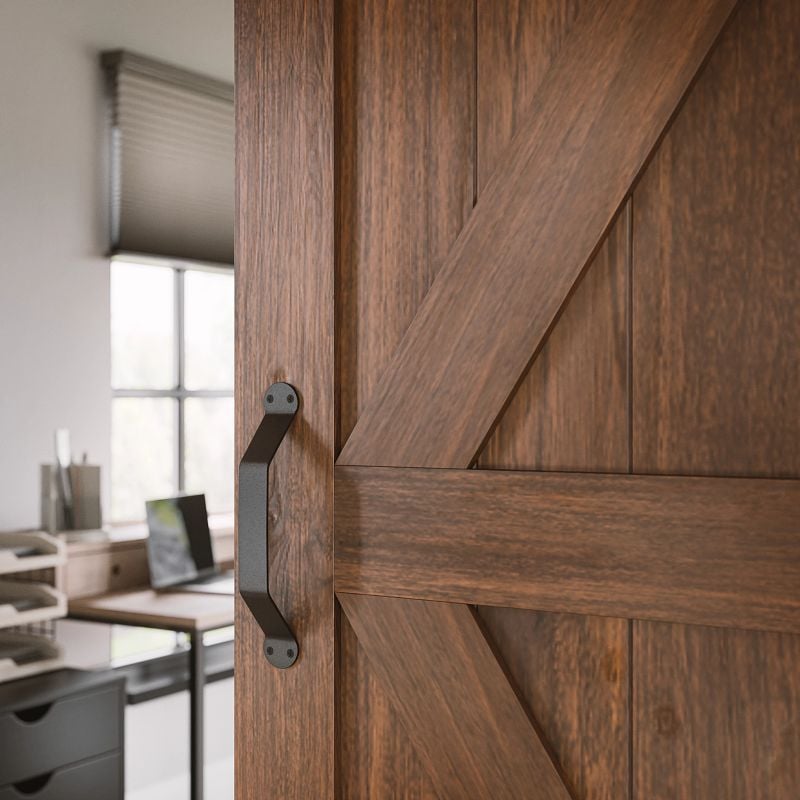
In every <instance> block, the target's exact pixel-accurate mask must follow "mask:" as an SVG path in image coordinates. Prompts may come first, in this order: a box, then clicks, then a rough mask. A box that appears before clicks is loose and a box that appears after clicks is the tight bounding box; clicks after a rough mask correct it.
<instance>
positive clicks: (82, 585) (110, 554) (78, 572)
mask: <svg viewBox="0 0 800 800" xmlns="http://www.w3.org/2000/svg"><path fill="white" fill-rule="evenodd" d="M149 583H150V574H149V572H148V569H147V553H146V551H145V547H144V542H139V543H138V544H131V545H128V546H126V547H109V548H108V549H105V550H101V551H99V552H97V551H96V552H92V553H79V554H78V553H76V554H71V555H70V557H69V559H68V561H67V566H66V580H65V585H66V594H67V597H68V598H69V599H70V600H77V599H78V598H80V597H91V596H93V595H96V594H106V593H107V592H118V591H122V590H123V589H133V588H135V587H137V586H147V585H149Z"/></svg>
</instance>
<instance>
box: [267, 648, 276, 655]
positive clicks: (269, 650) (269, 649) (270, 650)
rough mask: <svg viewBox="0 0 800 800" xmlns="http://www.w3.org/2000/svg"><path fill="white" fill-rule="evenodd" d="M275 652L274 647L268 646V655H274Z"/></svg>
mask: <svg viewBox="0 0 800 800" xmlns="http://www.w3.org/2000/svg"><path fill="white" fill-rule="evenodd" d="M274 652H275V651H274V650H273V649H272V647H268V648H267V655H268V656H271V655H272V654H273V653H274Z"/></svg>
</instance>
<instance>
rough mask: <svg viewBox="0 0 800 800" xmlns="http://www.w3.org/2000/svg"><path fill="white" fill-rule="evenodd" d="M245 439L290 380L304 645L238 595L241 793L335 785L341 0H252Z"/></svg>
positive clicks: (241, 441)
mask: <svg viewBox="0 0 800 800" xmlns="http://www.w3.org/2000/svg"><path fill="white" fill-rule="evenodd" d="M236 114H237V167H236V170H237V216H236V218H237V222H236V412H237V419H236V444H237V452H238V453H239V454H241V453H242V451H243V449H244V447H245V446H246V444H247V442H248V441H249V439H250V437H251V436H252V434H253V432H254V431H255V429H256V427H257V425H258V423H259V421H260V419H261V416H262V414H263V410H262V407H261V402H262V400H261V398H262V396H263V393H264V391H265V389H266V388H267V387H268V386H269V385H270V384H271V383H272V382H273V381H275V380H286V381H289V382H290V383H292V384H293V385H294V386H295V387H296V388H297V389H298V391H299V393H300V398H301V403H300V412H299V414H298V418H297V419H296V420H295V422H294V424H293V426H292V429H291V430H290V432H289V434H288V435H287V437H286V439H285V440H284V443H283V444H282V446H281V449H280V451H279V453H278V455H277V457H276V459H275V462H274V464H273V466H272V470H271V478H270V520H269V523H270V580H271V589H272V594H273V596H274V597H275V598H276V601H277V602H278V604H279V606H280V607H281V609H282V611H283V612H284V614H285V615H286V617H287V619H288V620H289V621H290V623H291V625H292V627H293V629H294V632H295V634H296V636H297V639H298V642H299V645H300V657H299V659H298V661H297V663H296V664H295V665H294V666H293V667H292V668H291V669H288V670H276V669H274V668H272V667H271V666H270V665H269V664H268V663H267V661H266V660H265V658H264V655H263V652H262V644H263V635H262V633H261V631H260V630H259V627H258V625H257V624H256V623H255V621H254V620H253V619H252V617H251V616H250V613H249V612H248V610H247V608H246V607H245V605H244V604H243V603H242V602H241V600H238V601H237V609H236V626H237V630H236V634H237V635H236V693H235V694H236V767H235V773H236V797H237V799H238V800H246V799H252V800H256V799H257V798H258V800H260V798H263V797H266V796H270V797H280V798H282V800H291V799H292V798H297V800H308V798H311V797H313V798H315V800H316V798H319V800H325V798H332V797H333V795H334V695H333V687H334V613H333V611H334V609H333V592H332V526H333V514H332V512H333V491H332V490H333V456H334V435H335V426H334V390H333V387H334V380H333V367H334V352H333V324H334V319H333V278H334V239H333V222H334V217H333V195H334V192H333V2H332V0H330V1H329V0H323V1H322V2H317V3H295V2H291V1H290V0H237V3H236Z"/></svg>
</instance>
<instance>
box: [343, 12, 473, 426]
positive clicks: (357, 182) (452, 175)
mask: <svg viewBox="0 0 800 800" xmlns="http://www.w3.org/2000/svg"><path fill="white" fill-rule="evenodd" d="M337 29H338V45H337V46H338V53H339V54H340V56H339V60H340V64H341V66H340V70H339V79H338V82H337V92H338V97H337V106H338V108H339V114H340V124H339V126H338V136H339V140H338V142H337V148H338V150H337V152H338V156H337V169H338V175H337V182H338V189H339V192H338V198H337V199H338V203H337V218H338V222H337V231H338V234H339V240H338V282H337V332H336V335H337V350H338V354H339V362H338V363H339V367H338V370H339V372H338V374H339V382H340V416H341V420H340V425H341V432H340V441H344V440H345V439H346V438H347V437H348V436H349V435H350V432H351V430H352V428H353V426H354V425H355V423H356V419H357V418H358V415H359V414H360V413H361V411H362V410H363V408H364V406H365V404H366V402H367V401H368V400H369V399H370V397H371V396H372V394H373V392H374V389H375V386H376V384H377V382H378V379H379V378H380V375H381V374H382V373H383V371H384V369H385V368H386V365H387V363H388V361H389V359H390V357H391V356H392V354H393V353H394V351H395V350H396V348H397V346H398V344H399V343H400V340H401V338H402V336H403V334H404V333H405V331H406V328H407V327H408V325H409V323H410V322H411V320H412V319H413V318H414V315H415V314H416V312H417V309H418V307H419V305H420V303H421V302H422V299H423V298H424V296H425V294H426V292H427V291H428V289H429V287H430V285H431V283H432V281H433V278H434V276H435V274H436V271H437V270H438V268H439V266H440V264H441V262H442V260H443V259H444V257H445V256H446V255H447V252H448V250H449V249H450V246H451V245H452V243H453V241H454V240H455V238H456V236H457V235H458V232H459V231H460V230H461V227H462V226H463V224H464V222H465V221H466V219H467V217H468V215H469V213H470V212H471V211H472V203H473V197H474V186H473V182H474V180H473V157H474V155H473V149H474V148H473V129H474V114H475V109H474V89H473V83H474V71H475V65H474V53H475V48H474V19H473V9H472V6H471V4H470V3H464V2H461V0H407V2H402V3H375V2H371V0H342V1H341V3H340V9H339V10H337Z"/></svg>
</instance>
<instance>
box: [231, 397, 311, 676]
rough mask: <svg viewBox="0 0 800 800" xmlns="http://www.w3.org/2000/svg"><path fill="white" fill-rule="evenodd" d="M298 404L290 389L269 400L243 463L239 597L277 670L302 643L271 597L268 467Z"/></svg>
mask: <svg viewBox="0 0 800 800" xmlns="http://www.w3.org/2000/svg"><path fill="white" fill-rule="evenodd" d="M298 406H299V398H298V396H297V392H296V391H295V390H294V388H293V387H292V386H290V385H289V384H288V383H273V384H272V386H270V387H269V389H267V393H266V394H265V395H264V419H262V420H261V424H260V425H259V426H258V430H257V431H256V432H255V435H254V436H253V439H252V441H251V442H250V444H249V445H248V447H247V450H245V453H244V455H243V456H242V460H241V461H240V462H239V512H238V522H239V536H238V546H237V549H238V552H237V564H238V569H239V594H240V595H241V596H242V599H243V600H244V601H245V603H247V607H248V608H249V609H250V611H251V613H252V614H253V616H254V617H255V618H256V621H257V622H258V624H259V626H260V627H261V630H262V631H264V636H265V637H266V638H265V639H264V655H265V656H266V657H267V660H268V661H269V663H270V664H272V665H273V666H274V667H279V668H280V669H286V668H287V667H291V666H292V664H294V662H295V661H297V652H298V650H297V640H296V639H295V637H294V634H293V633H292V630H291V628H290V627H289V625H288V623H287V622H286V620H285V619H284V618H283V614H281V612H280V611H279V610H278V607H277V606H276V605H275V601H274V600H273V599H272V597H271V595H270V593H269V545H268V537H267V533H268V520H269V508H268V505H269V490H268V480H269V465H270V462H271V461H272V459H273V458H274V457H275V453H276V452H277V450H278V447H279V446H280V444H281V442H282V441H283V437H284V436H285V435H286V431H288V430H289V426H290V425H291V424H292V420H293V419H294V417H295V414H297V408H298Z"/></svg>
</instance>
